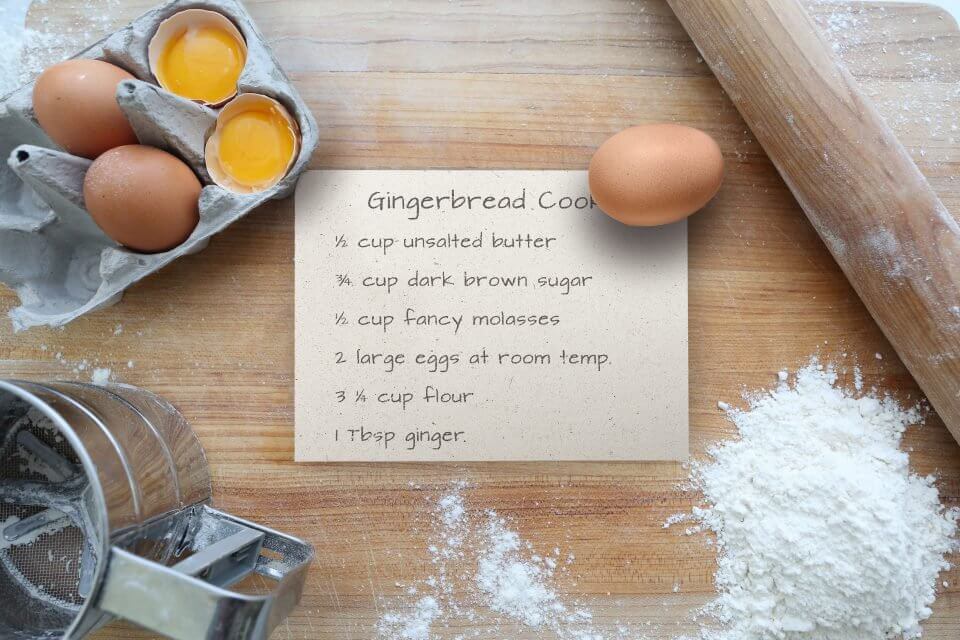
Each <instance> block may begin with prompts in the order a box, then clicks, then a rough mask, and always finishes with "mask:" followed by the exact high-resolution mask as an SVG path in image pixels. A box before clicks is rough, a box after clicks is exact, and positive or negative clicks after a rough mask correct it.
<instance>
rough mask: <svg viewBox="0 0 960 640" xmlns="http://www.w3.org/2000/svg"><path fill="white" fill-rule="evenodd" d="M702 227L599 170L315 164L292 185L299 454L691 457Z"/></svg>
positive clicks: (304, 457) (347, 457)
mask: <svg viewBox="0 0 960 640" xmlns="http://www.w3.org/2000/svg"><path fill="white" fill-rule="evenodd" d="M687 451H688V412H687V238H686V224H685V223H683V222H681V223H678V224H674V225H669V226H667V227H662V228H657V229H634V228H629V227H625V226H623V225H621V224H620V223H618V222H615V221H614V220H611V219H610V218H608V217H607V216H605V215H604V214H603V213H602V212H601V211H600V210H599V209H598V208H596V205H594V204H593V203H592V201H591V200H590V196H589V190H588V187H587V174H586V172H584V171H314V172H309V173H307V174H305V175H304V176H303V178H302V179H301V181H300V184H299V187H298V189H297V195H296V459H297V460H298V461H404V460H409V461H427V460H432V461H468V460H676V459H683V458H686V456H687Z"/></svg>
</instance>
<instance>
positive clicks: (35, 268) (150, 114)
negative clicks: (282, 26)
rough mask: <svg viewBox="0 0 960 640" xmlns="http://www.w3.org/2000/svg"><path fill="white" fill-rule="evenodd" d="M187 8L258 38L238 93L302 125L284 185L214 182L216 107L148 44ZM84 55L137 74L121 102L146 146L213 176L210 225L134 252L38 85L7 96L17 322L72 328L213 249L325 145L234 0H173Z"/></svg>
mask: <svg viewBox="0 0 960 640" xmlns="http://www.w3.org/2000/svg"><path fill="white" fill-rule="evenodd" d="M188 8H194V9H196V8H199V9H209V10H211V11H217V12H219V13H221V14H223V15H225V16H226V17H228V18H230V19H231V20H232V21H233V23H234V24H235V25H236V26H237V28H238V29H239V30H240V32H241V33H242V34H243V36H244V38H245V39H246V43H247V62H246V66H245V67H244V69H243V73H242V74H241V76H240V79H239V82H238V89H237V91H238V93H261V94H264V95H267V96H270V97H272V98H274V99H276V100H278V101H279V102H280V103H282V104H283V105H284V106H285V107H286V108H287V110H288V111H289V112H290V114H291V115H292V116H293V118H294V119H295V120H296V121H297V123H298V125H299V127H300V134H301V136H302V140H301V146H300V153H299V156H298V157H297V158H296V160H295V162H294V164H293V166H292V167H291V168H290V171H289V172H288V173H287V175H286V177H284V178H283V180H281V181H280V182H279V183H278V184H276V185H275V186H273V187H271V188H269V189H267V190H265V191H262V192H259V193H254V194H248V195H242V194H236V193H232V192H230V191H227V190H225V189H223V188H221V187H219V186H216V185H214V184H213V183H212V181H211V180H210V176H209V175H208V174H207V171H206V169H205V167H204V153H203V149H204V143H205V140H206V138H207V136H208V135H209V134H210V133H211V132H212V130H213V127H214V124H215V121H216V116H217V111H216V110H215V109H211V108H208V107H205V106H201V105H199V104H197V103H194V102H191V101H189V100H185V99H183V98H180V97H177V96H175V95H173V94H171V93H169V92H167V91H165V90H164V89H162V88H160V87H159V86H158V85H157V84H156V80H155V79H154V78H153V76H152V74H151V73H150V68H149V64H148V62H147V45H148V43H149V42H150V39H151V38H152V37H153V34H154V33H155V32H156V30H157V27H158V26H159V24H160V23H161V22H162V21H163V20H165V19H167V18H168V17H170V16H171V15H173V14H175V13H177V12H179V11H182V10H184V9H188ZM76 57H78V58H98V59H101V60H104V61H106V62H109V63H111V64H114V65H116V66H118V67H121V68H123V69H125V70H127V71H128V72H130V73H131V74H132V75H133V76H135V77H136V78H137V80H131V81H124V82H122V83H120V85H119V86H118V87H117V101H118V103H119V104H120V107H121V109H122V110H123V112H124V114H125V115H126V116H127V119H128V120H129V121H130V124H131V126H132V127H133V129H134V131H135V132H136V134H137V137H138V138H139V139H140V142H141V143H143V144H147V145H151V146H155V147H159V148H161V149H164V150H166V151H169V152H171V153H173V154H174V155H176V156H177V157H179V158H180V159H181V160H183V161H184V162H186V163H187V164H188V165H189V166H190V167H191V168H192V169H193V170H194V171H195V172H196V174H197V175H198V176H199V178H200V180H201V182H202V183H203V184H204V188H203V191H202V192H201V195H200V223H199V224H198V225H197V228H196V229H195V230H194V231H193V233H192V234H191V235H190V237H189V238H188V239H187V241H186V242H184V243H183V244H181V245H180V246H178V247H176V248H174V249H171V250H170V251H166V252H163V253H156V254H141V253H137V252H135V251H132V250H129V249H126V248H124V247H122V246H120V245H118V244H117V243H116V242H114V241H113V240H111V239H110V238H108V237H107V236H106V235H105V234H104V233H103V232H102V231H101V230H100V228H99V227H97V225H96V224H94V222H93V220H92V219H91V218H90V216H89V215H88V214H87V212H86V210H85V209H84V204H83V178H84V175H85V174H86V170H87V168H88V167H89V166H90V164H91V161H90V160H87V159H85V158H79V157H76V156H72V155H70V154H68V153H66V152H65V151H63V150H61V149H60V148H59V147H57V145H56V144H54V143H53V142H52V141H51V140H50V139H49V138H48V137H47V136H46V135H45V134H44V132H43V130H42V129H41V128H40V126H39V125H38V124H37V121H36V118H35V117H34V113H33V105H32V94H33V83H32V82H31V83H30V84H27V85H26V86H24V87H21V88H20V89H18V90H17V91H15V92H14V93H12V94H10V95H8V96H7V97H6V98H5V99H3V100H2V101H0V156H9V157H8V161H7V163H6V164H5V165H3V164H0V282H3V283H4V284H6V285H7V286H9V287H11V288H12V289H13V290H14V291H16V292H17V295H18V296H19V297H20V306H19V307H16V308H14V309H12V310H11V311H10V317H11V319H12V321H13V325H14V328H15V330H21V329H26V328H29V327H33V326H39V325H48V326H61V325H64V324H66V323H68V322H70V321H71V320H74V319H75V318H78V317H79V316H82V315H83V314H85V313H88V312H90V311H94V310H96V309H100V308H103V307H106V306H109V305H112V304H115V303H116V302H118V301H119V300H120V297H121V296H122V294H123V291H124V290H125V289H126V288H127V287H129V286H130V285H132V284H133V283H135V282H137V281H139V280H141V279H143V278H145V277H146V276H148V275H150V274H151V273H153V272H154V271H157V270H159V269H161V268H163V267H164V266H166V265H167V264H169V263H171V262H173V261H174V260H176V259H177V258H179V257H180V256H183V255H187V254H190V253H195V252H197V251H200V250H202V249H203V248H204V247H206V245H207V243H208V242H209V239H210V237H211V236H212V235H214V234H216V233H218V232H220V231H222V230H223V229H225V228H226V227H227V226H228V225H230V224H231V223H232V222H234V221H236V220H237V219H239V218H241V217H242V216H244V215H245V214H247V213H248V212H250V211H251V210H252V209H254V208H256V207H257V206H258V205H260V204H262V203H263V202H265V201H266V200H269V199H273V198H283V197H286V196H288V195H290V194H291V193H292V192H293V189H294V187H295V186H296V182H297V179H298V177H299V176H300V174H301V173H302V172H303V171H304V170H305V169H306V168H307V163H308V162H309V160H310V155H311V154H312V153H313V150H314V149H315V148H316V146H317V141H318V137H319V134H318V131H317V123H316V121H315V120H314V118H313V116H312V115H311V113H310V110H309V108H308V107H307V105H306V104H305V103H304V101H303V99H302V98H301V97H300V95H299V94H298V93H297V91H296V89H294V87H293V86H292V85H291V84H290V81H289V80H288V79H287V77H286V75H285V74H284V72H283V70H282V69H281V68H280V65H279V63H278V62H277V60H276V59H275V58H274V56H273V54H272V52H271V51H270V48H269V47H268V46H267V44H266V42H265V41H264V39H263V36H261V35H260V32H259V31H257V28H256V26H255V25H254V23H253V21H252V19H251V18H250V16H249V14H248V13H247V12H246V10H245V9H244V7H243V6H242V5H241V4H240V3H239V2H234V1H233V0H202V1H199V2H198V1H196V0H173V1H172V2H168V3H166V4H164V5H161V6H159V7H157V8H155V9H153V10H151V11H149V12H147V13H146V14H144V15H142V16H140V17H139V18H137V19H136V20H134V21H133V22H132V23H131V24H129V25H127V26H126V27H124V28H122V29H120V30H119V31H116V32H114V33H113V34H111V35H110V36H108V37H107V38H105V39H104V40H102V41H100V42H99V43H97V44H95V45H93V46H92V47H90V48H89V49H87V50H85V51H83V52H81V53H79V54H78V55H77V56H76Z"/></svg>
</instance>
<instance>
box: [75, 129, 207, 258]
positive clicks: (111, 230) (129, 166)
mask: <svg viewBox="0 0 960 640" xmlns="http://www.w3.org/2000/svg"><path fill="white" fill-rule="evenodd" d="M200 190H201V185H200V181H199V180H198V179H197V177H196V176H195V175H194V174H193V171H191V169H190V167H188V166H187V165H186V164H184V163H183V162H182V161H181V160H180V159H178V158H176V157H174V156H172V155H170V154H169V153H167V152H166V151H161V150H160V149H155V148H153V147H147V146H143V145H128V146H124V147H117V148H116V149H111V150H110V151H107V152H106V153H104V154H103V155H101V156H100V157H99V158H97V159H96V160H94V162H93V164H92V165H90V168H89V169H88V170H87V175H86V177H85V178H84V181H83V198H84V203H85V205H86V207H87V211H89V212H90V216H91V217H92V218H93V220H94V222H96V223H97V226H99V227H100V228H101V229H103V232H104V233H105V234H107V235H108V236H109V237H110V238H112V239H113V240H115V241H117V242H119V243H120V244H122V245H124V246H126V247H128V248H130V249H133V250H134V251H139V252H141V253H157V252H160V251H167V250H169V249H172V248H174V247H176V246H177V245H179V244H181V243H183V241H184V240H186V239H187V238H189V237H190V234H191V233H192V232H193V230H194V228H195V227H196V226H197V223H198V222H199V221H200V208H199V199H200Z"/></svg>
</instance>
